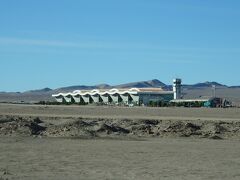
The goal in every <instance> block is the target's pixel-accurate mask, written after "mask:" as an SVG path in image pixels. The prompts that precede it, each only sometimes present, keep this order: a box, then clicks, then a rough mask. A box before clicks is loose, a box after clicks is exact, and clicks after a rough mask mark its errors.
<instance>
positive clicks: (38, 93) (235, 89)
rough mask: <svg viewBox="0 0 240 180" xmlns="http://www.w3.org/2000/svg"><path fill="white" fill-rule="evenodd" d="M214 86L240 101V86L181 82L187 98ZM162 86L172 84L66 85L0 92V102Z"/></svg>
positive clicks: (209, 90)
mask: <svg viewBox="0 0 240 180" xmlns="http://www.w3.org/2000/svg"><path fill="white" fill-rule="evenodd" d="M213 85H214V86H215V87H216V89H217V93H218V92H219V94H220V95H221V96H222V97H229V98H231V99H236V97H237V98H238V96H239V102H240V86H227V85H224V84H220V83H217V82H208V81H207V82H203V83H197V84H192V85H189V84H183V85H182V87H183V92H184V96H185V97H187V98H196V97H200V96H211V93H212V92H211V87H212V86H213ZM132 87H137V88H159V87H161V88H163V89H164V90H172V85H167V84H165V83H163V82H161V81H159V80H158V79H153V80H149V81H139V82H132V83H126V84H120V85H114V86H112V85H109V84H99V85H93V86H85V85H78V86H68V87H61V88H57V89H50V88H44V89H38V90H30V91H26V92H0V102H19V101H24V102H36V101H40V100H53V98H52V97H51V95H52V94H54V93H59V92H72V91H74V90H90V89H111V88H132Z"/></svg>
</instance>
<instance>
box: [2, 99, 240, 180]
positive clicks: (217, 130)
mask: <svg viewBox="0 0 240 180" xmlns="http://www.w3.org/2000/svg"><path fill="white" fill-rule="evenodd" d="M239 169H240V109H205V108H199V109H194V108H193V109H186V108H145V107H133V108H124V107H94V106H84V107H83V106H35V105H10V104H0V180H5V179H173V180H175V179H176V180H178V179H196V180H197V179H209V180H210V179H216V180H218V179H236V180H238V179H240V171H239Z"/></svg>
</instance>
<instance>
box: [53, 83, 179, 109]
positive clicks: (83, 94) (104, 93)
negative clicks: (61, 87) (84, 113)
mask: <svg viewBox="0 0 240 180" xmlns="http://www.w3.org/2000/svg"><path fill="white" fill-rule="evenodd" d="M52 96H53V97H54V98H55V99H56V101H57V102H59V103H77V104H90V103H96V104H97V103H101V104H116V105H117V104H125V105H130V104H133V105H148V104H149V103H150V102H160V101H161V102H169V101H171V100H173V99H177V98H179V97H180V96H181V80H180V79H174V81H173V91H164V90H163V89H162V88H130V89H116V88H114V89H93V90H89V91H87V90H76V91H73V92H69V93H58V94H53V95H52Z"/></svg>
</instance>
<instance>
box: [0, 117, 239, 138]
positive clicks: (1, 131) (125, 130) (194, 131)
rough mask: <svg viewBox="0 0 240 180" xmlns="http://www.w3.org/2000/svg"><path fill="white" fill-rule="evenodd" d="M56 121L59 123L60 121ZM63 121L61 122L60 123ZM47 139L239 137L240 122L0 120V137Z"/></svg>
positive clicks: (10, 118)
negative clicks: (53, 121) (50, 121)
mask: <svg viewBox="0 0 240 180" xmlns="http://www.w3.org/2000/svg"><path fill="white" fill-rule="evenodd" d="M55 121H58V119H57V120H56V119H55ZM59 121H60V120H59ZM14 135H15V136H16V135H23V136H38V135H41V136H46V137H88V138H89V137H90V138H91V137H109V136H110V137H117V136H122V137H123V136H125V137H196V138H211V139H223V138H239V137H240V122H236V121H235V122H234V121H232V122H225V121H224V122H223V121H200V120H199V121H196V120H192V121H189V120H188V121H183V120H179V121H176V120H134V119H81V118H79V119H75V120H74V121H71V122H70V121H69V122H67V123H66V122H65V123H56V124H51V123H45V122H44V121H43V120H41V119H39V118H22V117H0V136H14Z"/></svg>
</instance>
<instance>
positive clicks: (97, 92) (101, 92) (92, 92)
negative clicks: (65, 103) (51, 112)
mask: <svg viewBox="0 0 240 180" xmlns="http://www.w3.org/2000/svg"><path fill="white" fill-rule="evenodd" d="M139 92H160V93H163V92H166V91H163V90H162V89H161V88H130V89H116V88H114V89H93V90H90V91H86V90H75V91H73V92H69V93H58V94H53V95H52V96H53V97H58V96H77V95H80V96H86V95H91V96H93V95H105V94H109V95H113V94H120V95H122V94H127V93H128V94H138V93H139Z"/></svg>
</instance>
